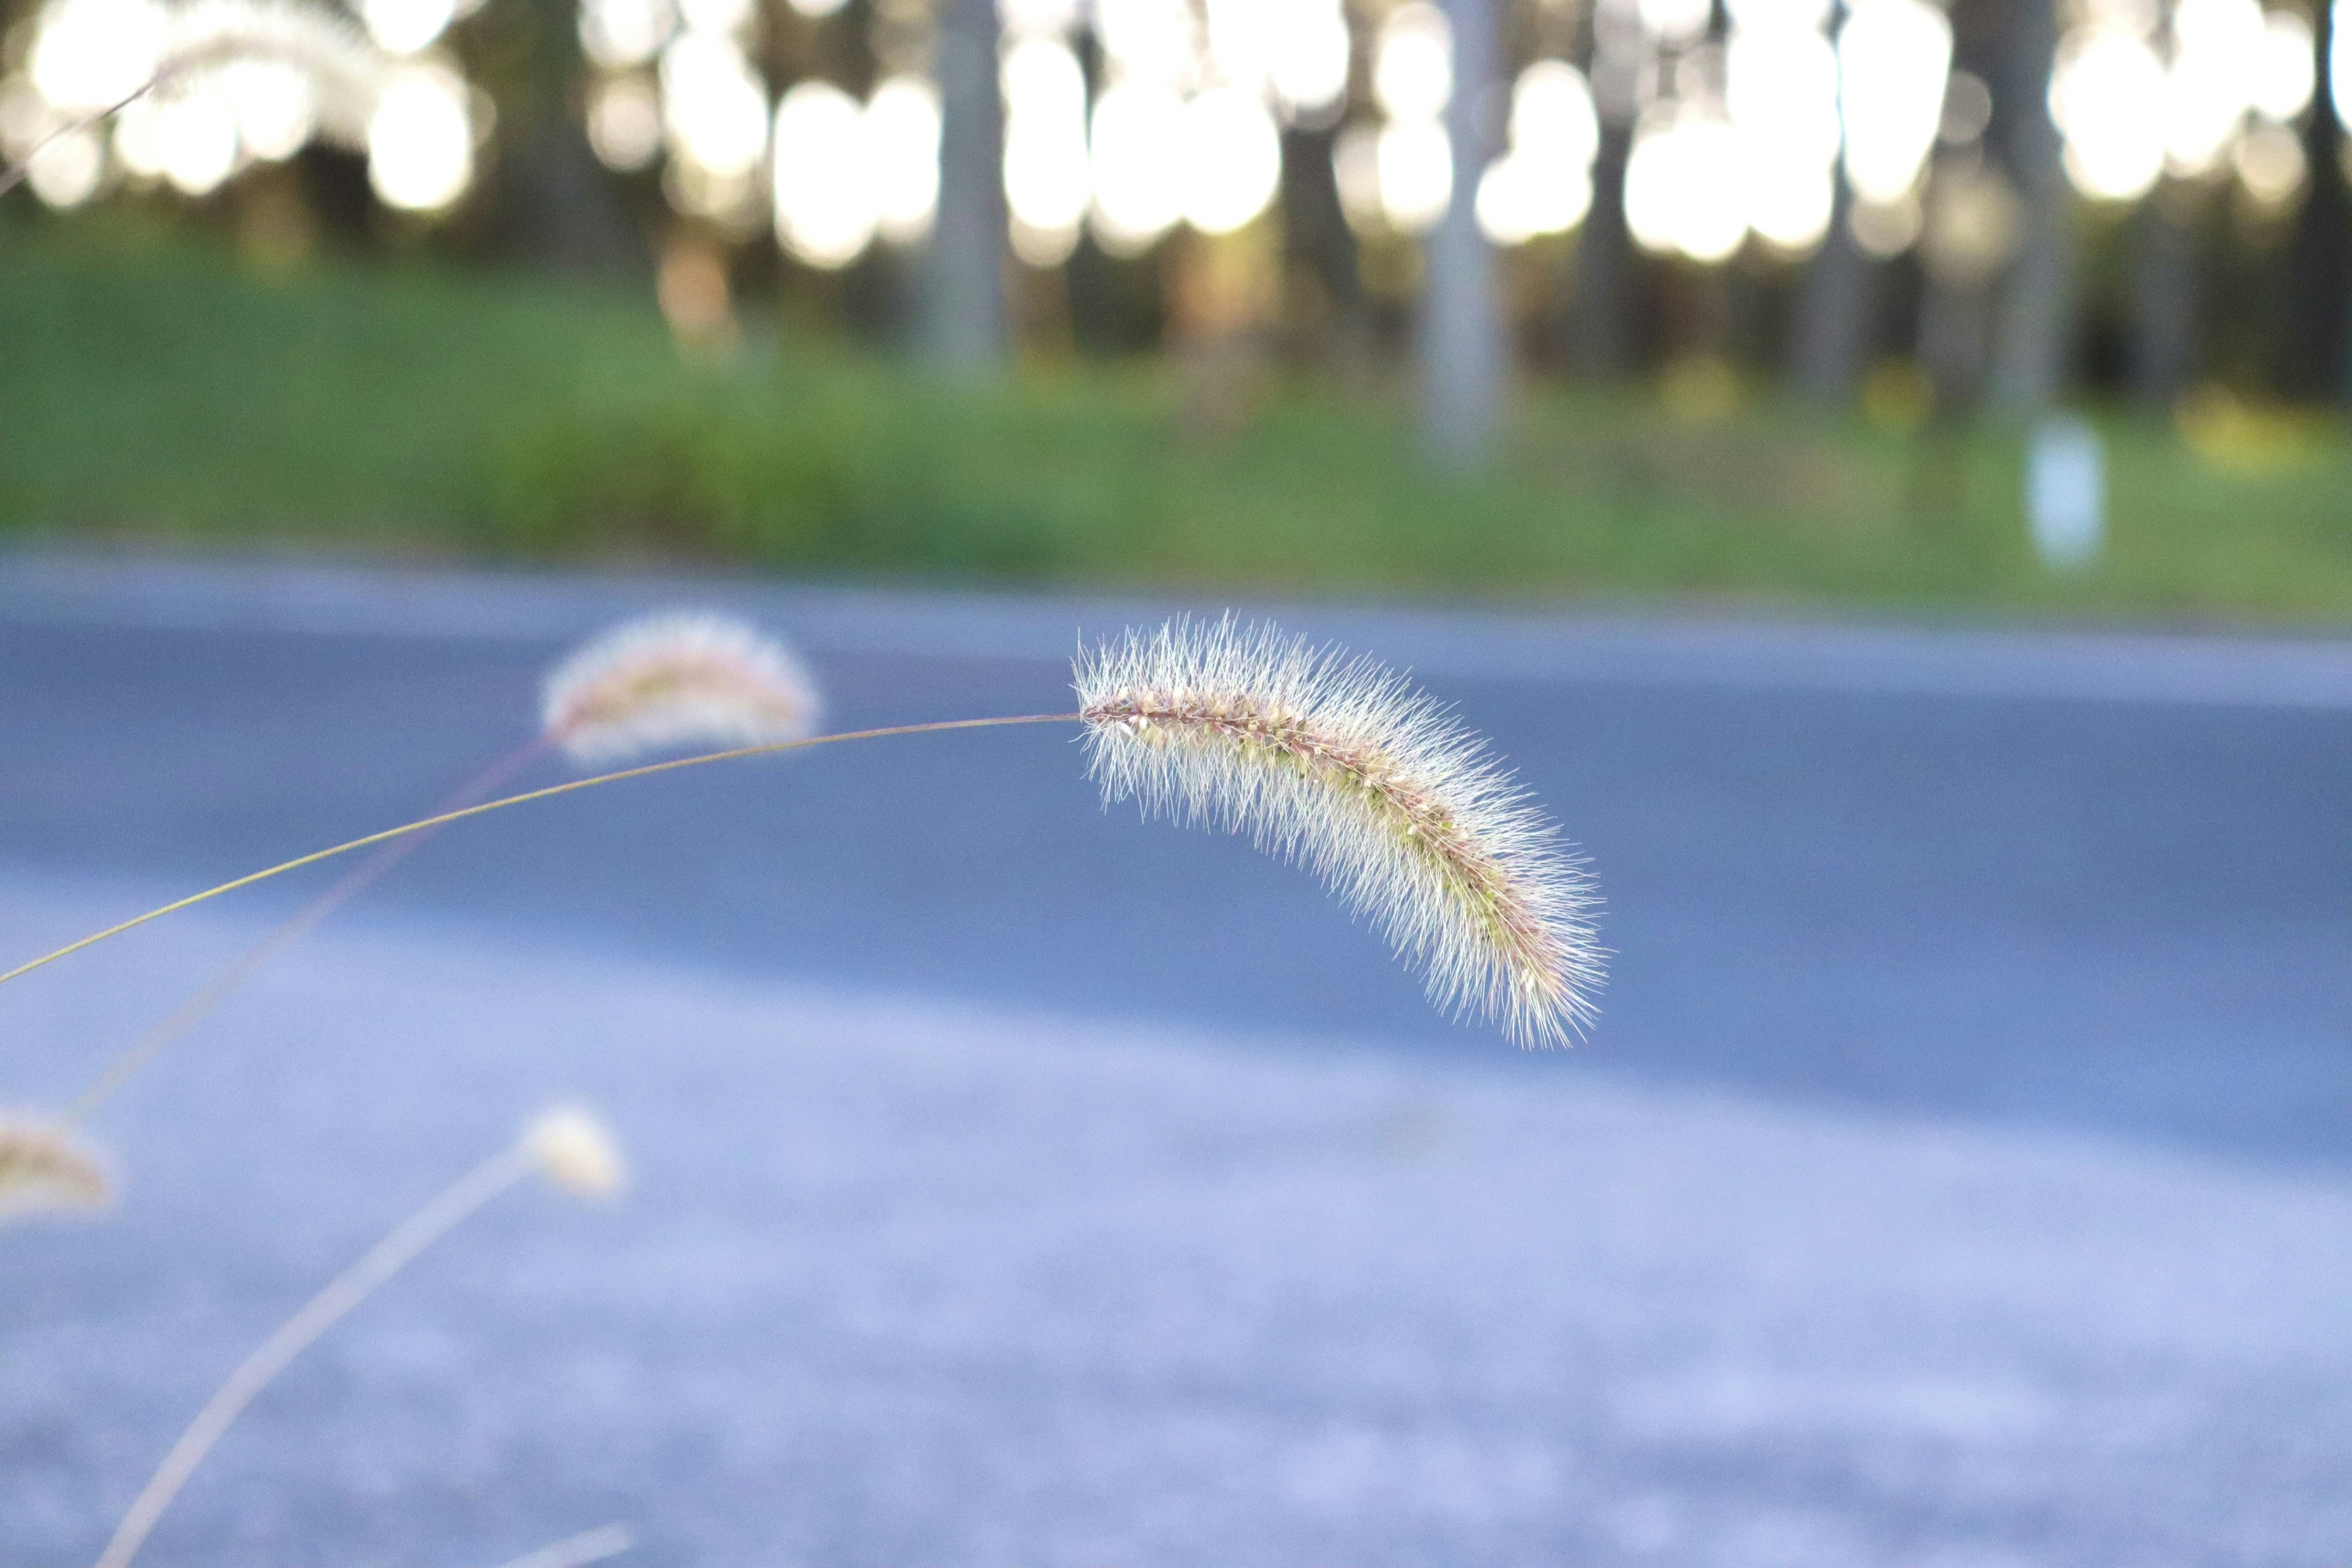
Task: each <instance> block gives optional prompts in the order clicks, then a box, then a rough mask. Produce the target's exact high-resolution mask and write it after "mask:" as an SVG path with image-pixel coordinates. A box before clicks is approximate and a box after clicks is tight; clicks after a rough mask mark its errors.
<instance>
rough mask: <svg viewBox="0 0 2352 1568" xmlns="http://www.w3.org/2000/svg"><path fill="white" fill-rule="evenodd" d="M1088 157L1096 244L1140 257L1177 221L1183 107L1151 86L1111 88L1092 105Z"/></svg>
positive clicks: (1163, 88) (1131, 84) (1148, 83)
mask: <svg viewBox="0 0 2352 1568" xmlns="http://www.w3.org/2000/svg"><path fill="white" fill-rule="evenodd" d="M1089 123H1090V126H1091V130H1092V135H1091V138H1090V142H1091V144H1090V146H1089V148H1088V157H1089V160H1090V166H1091V169H1092V173H1093V179H1094V207H1093V211H1092V213H1091V215H1090V219H1091V224H1092V226H1093V229H1094V235H1095V238H1096V239H1097V241H1098V242H1100V244H1101V245H1102V247H1103V248H1104V249H1106V250H1108V251H1109V252H1110V253H1111V254H1113V255H1115V256H1134V255H1139V254H1140V253H1141V252H1142V251H1143V250H1144V249H1146V248H1147V247H1150V245H1151V243H1152V242H1153V241H1155V240H1157V239H1158V238H1159V237H1160V236H1161V235H1163V234H1165V233H1167V232H1168V230H1169V229H1171V228H1172V227H1174V226H1175V225H1176V224H1177V222H1178V221H1179V220H1180V219H1181V218H1182V217H1183V216H1184V205H1183V190H1184V163H1185V160H1186V158H1187V156H1188V151H1187V149H1186V147H1185V145H1184V140H1183V137H1184V103H1183V100H1181V99H1180V98H1179V97H1177V95H1176V93H1175V90H1174V89H1171V88H1169V87H1167V86H1166V85H1164V84H1163V83H1160V82H1157V81H1123V82H1116V83H1114V84H1112V86H1111V87H1110V88H1108V89H1107V90H1106V91H1105V92H1104V93H1103V95H1102V96H1101V97H1100V98H1099V99H1097V100H1095V107H1094V114H1093V116H1092V119H1091V121H1089Z"/></svg>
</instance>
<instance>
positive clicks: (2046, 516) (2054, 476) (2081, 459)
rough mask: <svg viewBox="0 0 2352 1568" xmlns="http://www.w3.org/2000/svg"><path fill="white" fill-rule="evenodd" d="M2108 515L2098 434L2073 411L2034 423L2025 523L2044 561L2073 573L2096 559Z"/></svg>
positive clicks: (2027, 470) (2103, 455)
mask: <svg viewBox="0 0 2352 1568" xmlns="http://www.w3.org/2000/svg"><path fill="white" fill-rule="evenodd" d="M2106 516H2107V459H2106V451H2105V448H2104V447H2101V446H2100V444H2099V433H2098V432H2097V431H2096V430H2095V429H2093V428H2092V427H2091V425H2090V422H2089V421H2088V420H2085V419H2083V418H2080V417H2078V416H2074V415H2072V414H2054V415H2052V416H2050V417H2048V418H2046V419H2044V420H2042V422H2041V423H2040V424H2039V425H2036V426H2034V427H2033V436H2032V440H2031V441H2030V442H2029V443H2028V445H2027V447H2026V453H2025V524H2026V527H2027V529H2028V530H2029V531H2031V532H2032V536H2033V552H2034V553H2035V554H2037V555H2039V556H2041V557H2042V564H2043V565H2044V566H2047V567H2049V568H2051V569H2052V570H2053V571H2056V572H2074V571H2079V570H2081V569H2082V568H2083V567H2085V566H2088V565H2089V564H2090V563H2092V562H2094V561H2096V560H2097V559H2098V558H2099V547H2100V545H2101V543H2102V542H2104V541H2105V534H2106Z"/></svg>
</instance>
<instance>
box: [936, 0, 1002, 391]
mask: <svg viewBox="0 0 2352 1568" xmlns="http://www.w3.org/2000/svg"><path fill="white" fill-rule="evenodd" d="M938 59H939V67H938V69H939V87H940V204H939V216H938V217H937V219H936V220H935V222H934V224H933V226H932V229H931V242H930V248H929V253H928V254H927V255H926V257H925V258H924V278H923V301H922V312H921V316H922V319H921V330H920V334H919V336H920V341H921V344H922V352H923V357H924V358H925V359H927V360H928V361H929V362H930V363H932V364H934V365H937V366H939V367H940V368H942V369H946V370H952V371H980V370H986V369H989V368H991V367H992V366H994V365H996V364H997V363H999V362H1001V361H1002V359H1003V354H1004V335H1005V334H1004V248H1005V216H1004V102H1003V97H1002V95H1001V93H1000V91H999V89H998V86H997V64H996V3H995V0H944V4H943V5H941V7H940V35H939V56H938Z"/></svg>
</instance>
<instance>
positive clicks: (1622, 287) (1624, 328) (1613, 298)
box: [1568, 120, 1634, 383]
mask: <svg viewBox="0 0 2352 1568" xmlns="http://www.w3.org/2000/svg"><path fill="white" fill-rule="evenodd" d="M1632 151H1633V127H1632V126H1631V125H1629V124H1624V123H1620V122H1617V121H1607V120H1604V121H1602V122H1601V151H1600V153H1599V154H1598V155H1597V156H1596V157H1595V158H1594V159H1593V161H1592V210H1591V212H1589V213H1587V214H1586V215H1585V217H1584V231H1583V233H1582V234H1580V235H1579V236H1578V237H1577V241H1576V261H1575V267H1574V274H1573V277H1572V279H1570V283H1571V287H1572V288H1573V289H1574V290H1575V292H1574V293H1573V294H1572V295H1571V296H1570V300H1569V309H1568V337H1569V342H1568V363H1569V366H1570V369H1571V370H1573V371H1574V372H1575V373H1576V374H1578V375H1580V376H1581V377H1583V378H1584V379H1585V380H1587V381H1591V382H1601V383H1606V382H1612V381H1615V380H1617V379H1618V378H1620V377H1621V376H1622V375H1624V374H1626V372H1628V371H1630V370H1631V369H1633V266H1634V261H1633V234H1632V233H1631V231H1629V230H1628V229H1627V228H1626V226H1625V159H1626V156H1627V155H1628V154H1629V153H1631V152H1632Z"/></svg>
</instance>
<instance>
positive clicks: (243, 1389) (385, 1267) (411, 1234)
mask: <svg viewBox="0 0 2352 1568" xmlns="http://www.w3.org/2000/svg"><path fill="white" fill-rule="evenodd" d="M537 1164H538V1161H537V1160H536V1158H535V1157H534V1156H533V1155H532V1153H531V1152H530V1150H529V1149H526V1148H523V1147H521V1146H520V1145H517V1146H515V1147H513V1148H509V1149H505V1150H501V1151H500V1152H498V1153H496V1154H493V1155H492V1156H490V1158H488V1160H485V1161H484V1162H482V1163H480V1164H478V1165H477V1166H475V1167H474V1168H473V1169H472V1170H470V1171H468V1172H467V1173H465V1174H464V1175H462V1176H460V1177H458V1178H457V1181H456V1182H455V1183H453V1184H451V1185H449V1186H448V1187H446V1188H445V1189H444V1190H443V1191H442V1192H441V1193H440V1194H439V1195H438V1196H436V1197H435V1198H434V1199H433V1200H432V1201H431V1202H429V1203H427V1204H426V1205H425V1206H424V1207H423V1208H421V1209H419V1210H417V1211H416V1212H415V1214H413V1215H409V1216H408V1218H406V1219H404V1220H403V1221H401V1223H400V1224H399V1225H397V1226H394V1227H393V1230H392V1233H391V1234H390V1235H389V1236H386V1237H384V1238H383V1240H382V1241H379V1242H377V1243H376V1244H375V1245H374V1246H373V1247H370V1248H369V1249H368V1250H367V1253H366V1255H365V1256H363V1257H362V1258H361V1259H360V1260H359V1261H358V1262H357V1263H354V1264H352V1266H351V1267H350V1268H347V1269H345V1270H344V1271H343V1272H342V1273H341V1274H339V1275H337V1276H336V1277H335V1279H333V1280H332V1281H331V1282H330V1283H329V1284H328V1286H327V1288H326V1289H323V1290H321V1291H320V1292H319V1293H318V1294H317V1295H316V1296H313V1297H311V1298H310V1300H309V1301H307V1302H305V1303H304V1304H303V1306H302V1309H301V1310H299V1311H298V1312H296V1313H295V1314H294V1315H293V1316H292V1317H290V1318H289V1319H287V1320H286V1321H285V1322H283V1323H281V1324H279V1325H278V1331H277V1332H275V1333H273V1334H271V1335H270V1336H269V1337H268V1339H266V1340H264V1341H262V1342H261V1346H260V1348H259V1349H257V1350H256V1351H255V1352H253V1353H252V1354H251V1355H249V1356H247V1357H246V1358H245V1360H244V1362H243V1363H240V1364H239V1365H238V1367H237V1369H236V1371H235V1372H233V1373H229V1375H228V1381H227V1382H226V1383H224V1384H221V1385H220V1387H219V1388H217V1389H215V1391H214V1393H213V1396H212V1397H211V1398H210V1399H208V1400H206V1401H205V1407H204V1408H203V1409H202V1410H199V1411H198V1412H196V1418H195V1419H194V1421H192V1422H190V1423H189V1424H188V1429H187V1430H186V1431H185V1432H183V1433H181V1434H180V1440H179V1441H178V1442H176V1443H174V1444H173V1445H172V1451H171V1452H170V1453H168V1454H166V1455H164V1456H163V1463H162V1464H161V1465H159V1466H157V1467H156V1468H155V1473H154V1474H153V1475H152V1476H151V1477H149V1478H148V1481H147V1485H146V1486H145V1487H144V1488H142V1489H141V1491H140V1493H139V1495H138V1497H137V1498H135V1499H134V1500H132V1501H131V1509H130V1511H129V1512H127V1513H125V1514H124V1515H123V1516H122V1522H121V1524H119V1525H117V1526H115V1529H114V1537H113V1539H112V1540H110V1541H109V1542H107V1543H106V1550H105V1552H102V1553H100V1556H99V1559H98V1568H130V1563H131V1558H133V1557H134V1556H136V1555H138V1552H139V1548H140V1547H141V1546H142V1545H143V1544H144V1543H145V1542H146V1540H147V1537H148V1535H149V1534H150V1533H152V1531H153V1530H154V1528H155V1523H156V1521H158V1520H160V1519H162V1518H163V1510H165V1509H167V1508H169V1507H171V1506H172V1500H173V1498H174V1497H177V1496H178V1495H179V1491H180V1489H181V1488H182V1487H184V1486H185V1485H186V1484H187V1480H188V1478H189V1477H190V1476H192V1475H194V1473H195V1469H196V1467H197V1466H198V1465H200V1464H202V1463H204V1459H205V1455H206V1454H209V1453H211V1452H212V1449H213V1445H214V1444H215V1443H217V1442H219V1441H220V1439H221V1435H222V1434H223V1433H225V1432H226V1431H227V1430H228V1429H229V1426H231V1425H232V1424H233V1423H234V1422H235V1421H236V1418H237V1416H238V1415H241V1414H243V1413H244V1410H245V1407H246V1406H247V1405H250V1404H252V1403H253V1401H254V1397H255V1395H257V1394H259V1393H260V1392H261V1391H262V1390H263V1389H264V1388H267V1387H268V1386H269V1383H270V1380H271V1379H272V1378H275V1377H276V1376H277V1375H278V1373H281V1372H283V1371H285V1370H286V1368H287V1367H288V1365H289V1364H290V1363H292V1362H293V1360H294V1358H295V1357H296V1356H299V1355H300V1354H301V1353H302V1352H304V1351H305V1350H307V1349H309V1348H310V1345H311V1343H312V1342H315V1341H316V1340H317V1339H318V1337H319V1336H320V1334H323V1333H325V1332H326V1331H328V1330H329V1329H331V1328H332V1327H334V1325H335V1323H336V1321H338V1320H340V1319H341V1317H342V1316H343V1315H344V1314H345V1313H347V1312H349V1311H350V1310H352V1308H354V1307H356V1306H358V1305H359V1304H360V1303H361V1302H362V1301H364V1300H367V1299H368V1297H369V1296H370V1295H372V1294H373V1293H374V1291H375V1289H376V1288H377V1287H378V1286H380V1285H382V1284H383V1282H384V1281H385V1280H387V1279H391V1278H392V1277H393V1276H394V1274H397V1273H399V1272H400V1270H401V1269H402V1268H404V1267H406V1266H407V1265H408V1264H409V1263H410V1262H411V1261H413V1260H414V1259H415V1257H416V1255H417V1254H419V1253H421V1252H423V1251H424V1250H425V1248H426V1247H430V1246H432V1245H433V1244H434V1243H435V1242H436V1241H438V1240H440V1239H441V1237H444V1236H446V1235H447V1234H448V1233H449V1232H450V1231H451V1230H452V1229H454V1228H455V1227H456V1226H457V1225H458V1224H459V1223H460V1222H461V1221H463V1220H464V1219H465V1218H466V1216H467V1215H470V1214H472V1213H473V1212H474V1211H475V1210H477V1209H478V1208H480V1207H481V1206H482V1205H484V1204H487V1203H488V1202H489V1201H490V1200H491V1199H492V1198H495V1197H497V1196H498V1195H499V1194H500V1193H503V1192H505V1191H506V1190H507V1189H508V1188H509V1187H511V1186H513V1185H514V1184H516V1183H517V1182H519V1181H520V1180H522V1179H523V1177H525V1176H527V1175H529V1174H530V1173H531V1171H532V1170H533V1169H534V1168H535V1167H536V1165H537Z"/></svg>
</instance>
